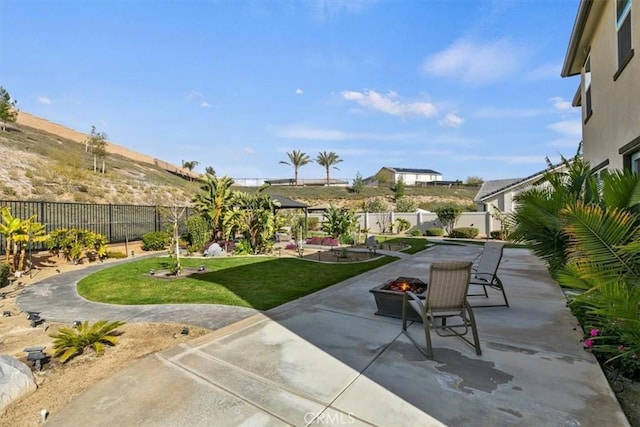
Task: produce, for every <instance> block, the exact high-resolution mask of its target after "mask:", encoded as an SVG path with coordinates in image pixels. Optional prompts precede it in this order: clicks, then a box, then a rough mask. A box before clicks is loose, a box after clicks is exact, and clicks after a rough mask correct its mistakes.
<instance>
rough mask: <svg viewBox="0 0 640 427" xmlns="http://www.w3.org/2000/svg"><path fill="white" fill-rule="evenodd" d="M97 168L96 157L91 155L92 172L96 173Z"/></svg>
mask: <svg viewBox="0 0 640 427" xmlns="http://www.w3.org/2000/svg"><path fill="white" fill-rule="evenodd" d="M97 170H98V159H97V157H96V156H95V155H94V156H93V173H96V171H97Z"/></svg>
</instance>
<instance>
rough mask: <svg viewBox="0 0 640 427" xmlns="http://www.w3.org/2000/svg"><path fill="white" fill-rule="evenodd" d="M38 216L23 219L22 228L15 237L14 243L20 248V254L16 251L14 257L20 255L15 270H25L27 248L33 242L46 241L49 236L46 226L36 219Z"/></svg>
mask: <svg viewBox="0 0 640 427" xmlns="http://www.w3.org/2000/svg"><path fill="white" fill-rule="evenodd" d="M36 218H37V216H36V215H32V216H31V217H29V218H28V219H25V220H22V221H21V224H20V229H19V230H18V232H17V233H16V234H15V236H14V237H13V241H14V244H15V245H16V246H17V248H19V250H20V254H19V256H18V253H17V251H15V252H14V257H15V256H18V260H17V263H15V262H14V267H15V270H17V271H22V270H24V264H25V258H26V255H27V248H28V247H29V245H30V244H31V243H36V242H44V241H46V240H47V238H48V236H47V235H46V232H45V226H44V225H43V224H40V223H39V222H37V221H36Z"/></svg>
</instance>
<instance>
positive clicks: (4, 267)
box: [0, 262, 10, 288]
mask: <svg viewBox="0 0 640 427" xmlns="http://www.w3.org/2000/svg"><path fill="white" fill-rule="evenodd" d="M9 274H10V270H9V265H8V264H6V263H4V262H0V288H1V287H3V286H7V285H8V284H9Z"/></svg>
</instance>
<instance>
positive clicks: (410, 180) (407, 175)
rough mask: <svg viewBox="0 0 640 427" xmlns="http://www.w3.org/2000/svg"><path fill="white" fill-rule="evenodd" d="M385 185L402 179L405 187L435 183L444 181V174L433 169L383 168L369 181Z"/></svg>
mask: <svg viewBox="0 0 640 427" xmlns="http://www.w3.org/2000/svg"><path fill="white" fill-rule="evenodd" d="M372 179H373V180H377V181H379V182H383V183H390V184H392V183H396V182H398V181H400V179H402V182H404V183H405V185H424V184H428V183H431V182H435V181H442V174H441V173H440V172H436V171H434V170H431V169H411V168H390V167H386V166H385V167H383V168H382V169H380V170H379V171H378V173H376V174H375V175H374V176H373V177H371V178H368V180H372Z"/></svg>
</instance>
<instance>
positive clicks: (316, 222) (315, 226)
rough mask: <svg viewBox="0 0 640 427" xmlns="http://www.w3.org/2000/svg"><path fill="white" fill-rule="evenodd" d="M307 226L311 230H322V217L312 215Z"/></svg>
mask: <svg viewBox="0 0 640 427" xmlns="http://www.w3.org/2000/svg"><path fill="white" fill-rule="evenodd" d="M307 226H308V227H309V230H313V231H319V230H320V218H317V217H314V216H312V217H311V218H308V219H307Z"/></svg>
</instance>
